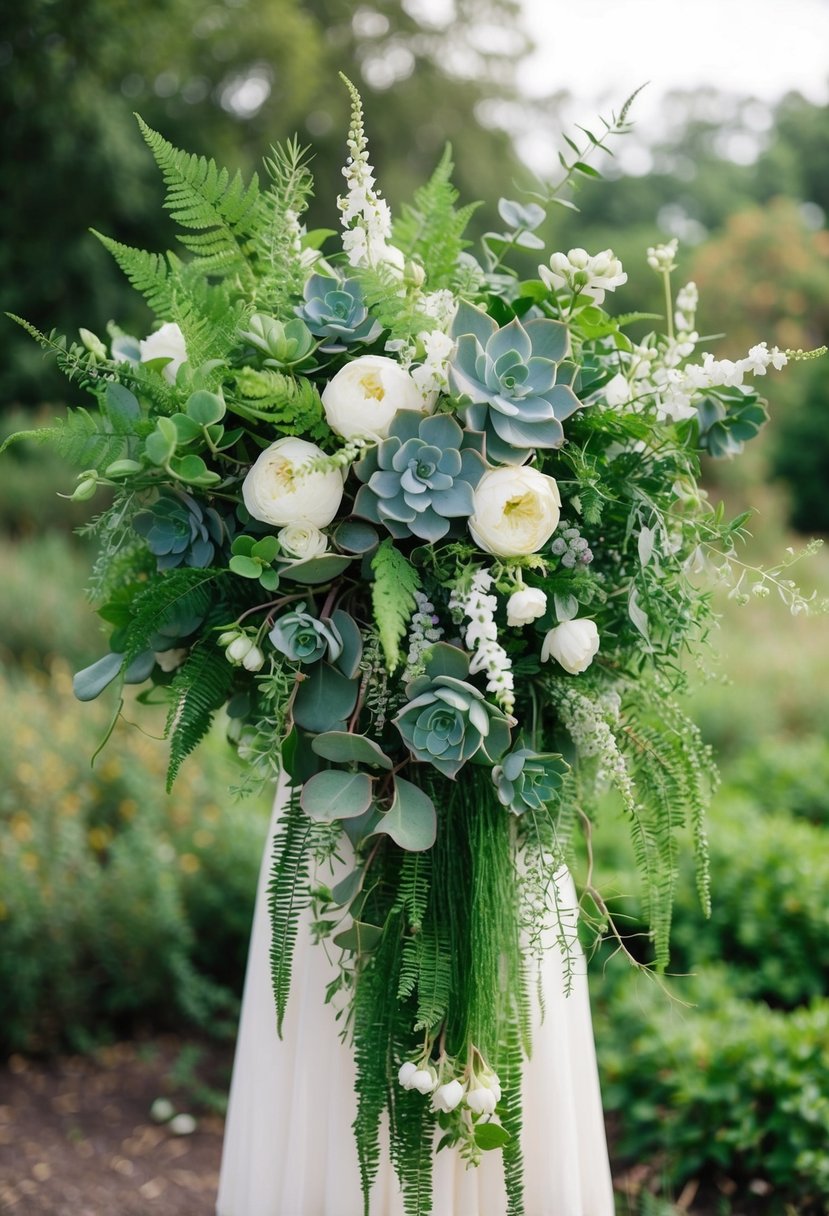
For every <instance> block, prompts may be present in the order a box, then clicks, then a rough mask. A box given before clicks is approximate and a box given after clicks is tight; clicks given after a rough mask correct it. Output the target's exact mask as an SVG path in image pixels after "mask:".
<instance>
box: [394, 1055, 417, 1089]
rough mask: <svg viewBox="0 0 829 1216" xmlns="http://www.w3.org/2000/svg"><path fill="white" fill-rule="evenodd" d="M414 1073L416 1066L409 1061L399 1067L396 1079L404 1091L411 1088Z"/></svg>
mask: <svg viewBox="0 0 829 1216" xmlns="http://www.w3.org/2000/svg"><path fill="white" fill-rule="evenodd" d="M416 1072H417V1065H416V1064H413V1063H412V1061H411V1060H406V1062H405V1063H404V1064H401V1065H400V1071H399V1072H398V1074H397V1079H398V1081H399V1082H400V1084H401V1085H402V1086H403V1088H404V1089H411V1088H412V1077H413V1076H414V1075H415V1073H416Z"/></svg>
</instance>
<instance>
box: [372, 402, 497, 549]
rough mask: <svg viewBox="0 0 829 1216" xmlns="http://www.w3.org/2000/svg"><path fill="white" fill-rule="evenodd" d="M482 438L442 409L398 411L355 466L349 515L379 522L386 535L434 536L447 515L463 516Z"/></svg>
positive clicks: (477, 474)
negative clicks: (354, 495)
mask: <svg viewBox="0 0 829 1216" xmlns="http://www.w3.org/2000/svg"><path fill="white" fill-rule="evenodd" d="M481 445H482V437H481V436H480V435H477V436H476V435H475V434H474V433H470V432H464V431H462V430H461V428H460V427H459V426H458V424H457V422H455V420H454V419H453V418H450V417H449V415H448V414H436V415H434V416H433V417H431V418H424V417H423V416H422V415H420V414H416V413H414V411H412V410H401V411H400V412H399V413H398V414H397V415H396V416H395V418H394V420H393V422H392V424H391V427H390V428H389V435H388V438H387V439H384V440H383V441H382V442H381V443H379V444H378V445H377V447H376V448H372V449H371V450H370V451H369V452H368V454H367V455H366V456H365V457H364V458H363V460H361V461H360V463H359V464H358V465H357V466H356V473H357V476H358V477H359V478H360V480H361V481H363V482H365V485H363V486H361V487H360V490H359V492H358V494H357V498H356V500H355V504H354V511H355V514H357V515H361V516H363V517H364V518H365V519H370V520H372V521H373V522H374V523H382V524H385V526H386V527H387V528H388V530H389V532H391V534H392V536H395V537H398V538H403V537H406V536H410V535H411V536H419V537H420V538H421V540H428V541H436V540H440V538H441V537H442V536H445V535H446V533H447V532H448V531H449V527H450V520H452V519H457V518H462V519H466V518H468V517H469V516H470V515H471V514H472V511H473V490H474V489H475V487H476V486H477V484H478V482H479V481H480V479H481V477H482V475H483V473H484V471H485V468H486V466H485V464H484V460H483V457H482V455H481V452H480V450H479V449H480V446H481Z"/></svg>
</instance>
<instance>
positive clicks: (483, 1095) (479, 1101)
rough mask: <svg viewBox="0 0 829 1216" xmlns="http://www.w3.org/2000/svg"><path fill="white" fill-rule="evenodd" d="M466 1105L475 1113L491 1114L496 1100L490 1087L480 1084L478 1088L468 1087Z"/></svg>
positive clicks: (496, 1103)
mask: <svg viewBox="0 0 829 1216" xmlns="http://www.w3.org/2000/svg"><path fill="white" fill-rule="evenodd" d="M466 1105H467V1106H468V1107H469V1109H470V1110H471V1111H473V1112H474V1113H475V1114H476V1115H491V1114H494V1112H495V1107H496V1106H497V1105H498V1100H497V1098H496V1097H495V1094H494V1093H493V1092H492V1090H491V1089H488V1088H486V1086H483V1085H482V1086H481V1087H480V1088H479V1089H470V1091H469V1093H468V1094H467V1095H466Z"/></svg>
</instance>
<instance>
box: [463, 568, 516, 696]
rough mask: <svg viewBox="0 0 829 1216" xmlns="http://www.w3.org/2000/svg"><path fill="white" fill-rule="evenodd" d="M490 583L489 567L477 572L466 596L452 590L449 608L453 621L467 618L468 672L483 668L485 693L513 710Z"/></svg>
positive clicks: (508, 667)
mask: <svg viewBox="0 0 829 1216" xmlns="http://www.w3.org/2000/svg"><path fill="white" fill-rule="evenodd" d="M493 582H494V579H493V577H492V575H491V574H490V573H489V571H488V570H483V569H482V570H478V571H476V573H475V575H474V577H473V579H472V587H471V589H470V591H469V593H468V595H465V596H464V595H461V594H460V593H459V592H458V589H457V588H455V589H454V590H453V591H452V594H451V596H450V598H449V610H450V612H452V614H453V616H454V617H455V619H456V620H462V619H463V618H464V617H466V618H467V620H468V621H469V624H468V625H467V626H466V629H465V630H464V641H465V643H466V645H467V646H468V647H469V649H470V650H471V651H472V652H473V654H472V661H471V663H470V664H469V672H470V675H475V674H476V672H479V671H485V672H486V675H487V682H486V688H487V692H491V693H493V694H494V696H495V700H496V701H497V702H498V704H499V705H500V706H501V707H502V709H504V710H506V712H507V713H512V710H513V708H514V707H515V692H514V689H515V680H514V678H513V674H512V662H511V660H510V657H509V655H508V654H507V652H506V651H505V650H504V648H503V646H501V644H500V643H499V641H498V626H497V625H496V624H495V609H496V608H497V607H498V600H497V597H496V596H494V595H488V594H487V592H488V591H489V590H490V588H491V587H492V584H493Z"/></svg>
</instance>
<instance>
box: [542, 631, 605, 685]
mask: <svg viewBox="0 0 829 1216" xmlns="http://www.w3.org/2000/svg"><path fill="white" fill-rule="evenodd" d="M598 649H599V631H598V629H597V628H596V622H595V621H588V620H586V619H585V618H583V617H580V618H577V619H576V620H575V621H562V622H561V624H560V625H556V627H555V629H551V630H550V632H549V633H548V634H547V636H546V638H545V639H544V645H543V646H542V647H541V662H542V663H546V661H547V659H555V661H556V662H557V663H560V664H561V666H562V667H563V668H564V670H565V671H569V672H570V675H572V676H577V675H579V674H580V672H582V671H586V670H587V668H588V667H589V666H590V664H591V663H592V662H593V659H594V657H595V655H596V652H597V651H598Z"/></svg>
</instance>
